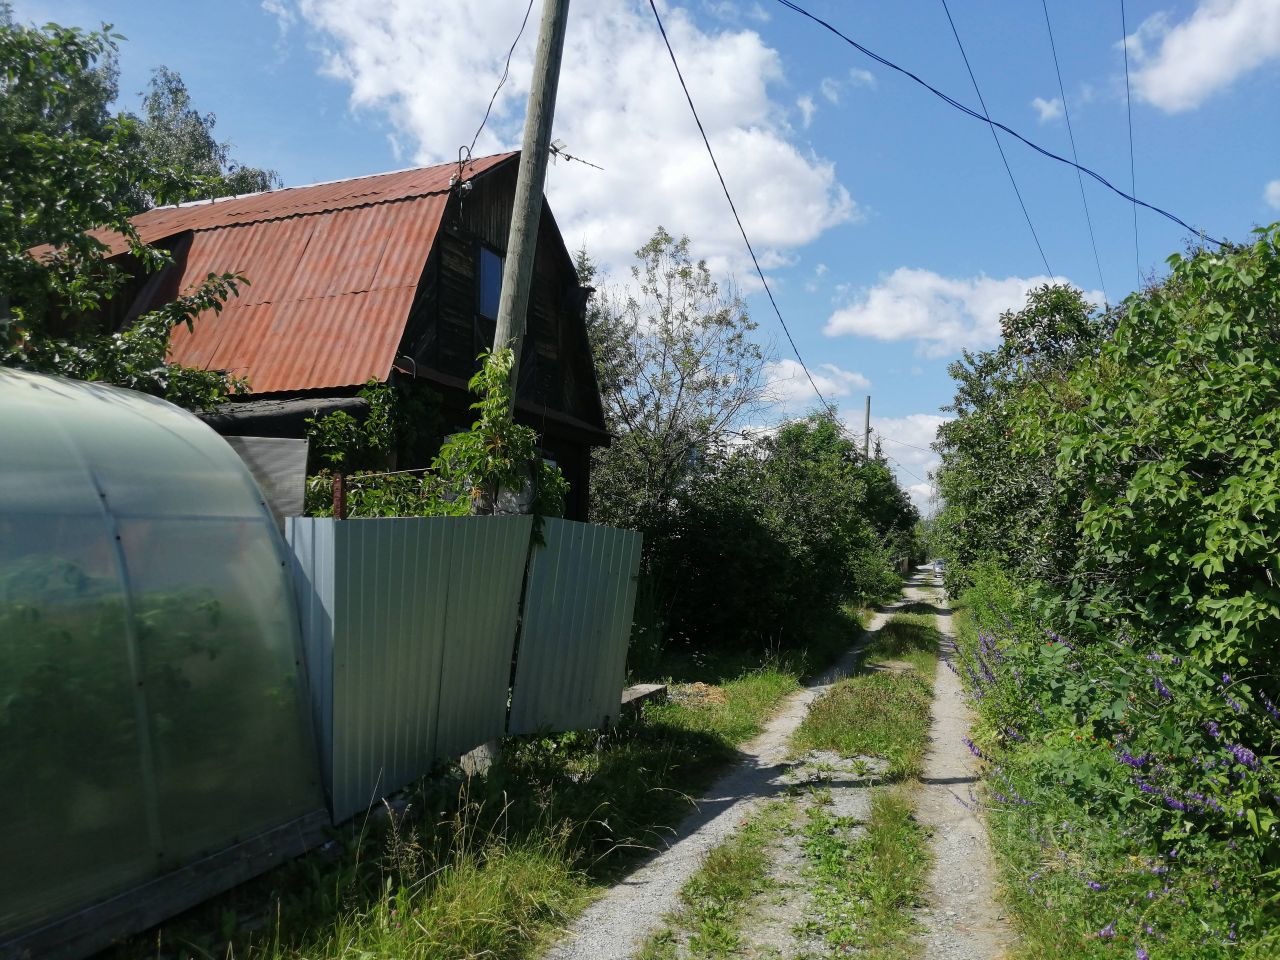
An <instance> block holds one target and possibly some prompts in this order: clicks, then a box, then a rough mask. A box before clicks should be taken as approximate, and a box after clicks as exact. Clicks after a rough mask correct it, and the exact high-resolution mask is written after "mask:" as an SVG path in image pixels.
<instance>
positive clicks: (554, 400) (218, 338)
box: [103, 153, 609, 519]
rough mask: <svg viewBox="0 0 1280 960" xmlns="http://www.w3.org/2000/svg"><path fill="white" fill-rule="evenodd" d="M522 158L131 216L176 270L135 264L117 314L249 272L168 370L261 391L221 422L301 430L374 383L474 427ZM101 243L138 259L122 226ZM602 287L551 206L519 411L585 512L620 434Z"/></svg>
mask: <svg viewBox="0 0 1280 960" xmlns="http://www.w3.org/2000/svg"><path fill="white" fill-rule="evenodd" d="M517 158H518V155H517V154H514V153H508V154H501V155H498V156H492V157H484V158H479V159H476V160H472V161H470V162H468V163H466V164H464V165H460V164H457V163H449V164H443V165H440V166H435V167H425V168H420V169H414V170H405V171H399V172H395V173H387V174H379V175H375V176H369V177H359V178H356V179H353V180H342V181H337V182H334V183H323V184H316V185H312V186H304V187H289V188H285V189H282V190H273V191H270V192H267V193H260V194H254V195H250V196H244V197H231V198H226V199H219V200H214V201H209V202H198V203H191V204H184V205H181V206H177V207H164V208H157V209H155V210H150V211H147V212H146V213H143V214H140V215H139V216H137V217H135V218H134V220H133V223H134V225H135V227H136V229H137V230H138V233H139V234H140V236H141V237H142V239H143V240H144V241H146V242H148V243H152V244H155V245H157V246H161V247H164V248H165V249H168V250H170V251H171V253H172V255H173V259H174V262H173V264H172V265H171V266H169V267H167V268H166V269H164V270H162V271H160V272H159V273H155V274H151V275H143V274H141V272H139V273H138V274H137V279H136V280H135V282H134V283H133V285H132V286H131V288H130V289H129V290H128V292H127V296H126V297H125V298H124V300H123V302H119V301H118V303H119V304H120V305H119V306H116V307H115V309H114V311H113V312H114V313H115V314H116V316H115V318H114V319H115V320H116V322H124V321H127V320H129V319H131V318H133V317H136V316H138V315H139V314H141V313H143V312H145V311H147V310H149V309H153V308H155V307H156V306H158V305H160V304H161V303H164V302H167V301H168V300H171V299H172V298H173V297H175V296H176V295H178V294H179V293H181V292H182V291H183V290H186V289H188V288H190V287H191V286H193V285H194V284H196V283H199V282H200V281H201V280H203V279H204V278H205V277H206V276H208V275H209V274H210V273H226V272H234V273H239V274H242V275H243V276H244V277H245V278H246V279H247V280H248V281H249V285H248V286H245V287H243V288H242V289H241V291H240V294H239V295H238V296H237V297H234V298H232V299H231V300H230V301H229V302H228V303H227V304H226V306H225V307H224V309H223V310H222V311H221V312H220V313H216V314H215V313H208V314H205V315H202V316H200V317H199V318H197V320H196V322H195V324H194V328H193V329H192V330H190V331H188V330H186V329H185V328H180V329H178V330H176V331H175V332H174V334H173V336H172V339H171V342H170V359H171V360H172V361H173V362H176V363H181V364H185V365H189V366H195V367H200V368H203V369H215V370H223V371H226V372H228V373H231V374H234V375H237V376H241V377H244V378H246V379H247V380H248V384H249V390H250V393H249V395H248V396H246V397H242V398H239V399H237V400H235V401H233V403H231V404H230V405H227V406H226V407H224V408H222V409H220V410H219V411H218V412H217V413H215V414H212V415H208V416H207V417H206V419H207V421H208V422H209V423H210V424H211V425H213V426H214V428H215V429H217V430H218V431H219V432H221V433H223V434H225V435H240V436H276V437H280V436H284V437H290V436H291V437H301V436H303V435H304V433H305V423H304V421H305V419H306V418H307V417H309V416H312V415H314V414H315V413H316V412H319V413H321V414H323V413H327V412H332V411H333V410H338V409H347V410H351V411H358V409H359V407H360V405H361V401H359V400H358V399H357V398H356V394H357V392H358V391H359V390H360V388H361V387H362V386H363V385H364V384H366V383H367V382H368V381H370V380H376V381H379V382H388V381H394V380H396V379H398V378H408V379H411V380H417V381H421V382H425V383H427V384H429V385H430V386H431V387H432V388H433V389H434V390H435V391H437V392H438V393H439V394H440V396H441V398H442V412H443V418H444V420H445V424H444V432H452V431H453V430H456V429H462V428H465V427H466V426H467V425H469V424H470V422H471V419H472V414H471V411H469V410H468V406H469V404H470V403H471V402H472V401H473V400H474V399H475V398H474V397H472V396H471V395H470V394H469V393H468V392H467V387H466V384H467V380H468V379H469V378H470V376H471V375H472V374H473V373H474V372H475V370H476V369H477V363H476V357H477V355H478V354H479V353H480V352H481V351H482V350H484V349H487V348H489V347H490V346H492V343H493V335H494V326H495V318H496V316H497V304H498V292H499V288H500V286H501V278H502V264H503V254H504V248H505V245H506V242H507V232H508V228H509V225H510V220H511V211H512V207H513V205H514V196H515V181H516V168H517ZM103 239H104V240H106V241H107V242H108V243H110V244H111V245H112V254H113V255H114V256H116V257H117V258H120V259H121V260H122V261H123V260H127V259H128V258H129V255H128V253H127V252H126V249H127V248H126V245H125V244H124V242H123V239H122V238H120V237H119V236H118V235H114V236H104V237H103ZM589 293H590V290H589V289H586V288H583V287H581V286H580V285H579V283H578V278H577V274H576V271H575V270H574V264H573V259H572V257H571V256H570V254H569V251H568V250H567V248H566V247H565V244H564V240H563V238H562V237H561V235H560V231H559V228H558V227H557V226H556V221H555V218H554V217H553V216H552V214H551V210H550V208H549V207H547V206H546V205H545V203H544V206H543V212H542V220H541V224H540V227H539V233H538V246H537V255H536V265H535V268H534V275H533V287H532V291H531V295H530V304H529V311H528V318H527V333H526V338H525V340H524V344H523V355H522V360H521V369H520V376H519V391H518V396H517V403H516V416H517V419H518V420H519V421H521V422H523V423H526V424H528V425H530V426H532V427H534V428H536V429H537V430H538V432H539V435H540V436H541V437H542V447H543V452H544V455H545V456H546V457H548V458H549V459H552V460H554V461H555V462H556V463H558V464H559V466H560V467H561V469H562V470H563V471H564V473H565V476H566V477H567V478H568V480H569V483H570V488H571V490H570V495H569V502H568V504H567V505H566V507H567V515H568V516H569V517H571V518H574V519H586V515H587V487H588V479H589V471H590V462H591V457H590V452H591V448H592V447H593V446H599V445H603V444H607V443H608V441H609V435H608V433H607V431H606V429H605V424H604V416H603V412H602V409H601V402H600V394H599V388H598V387H597V384H596V379H595V372H594V367H593V364H592V359H591V349H590V346H589V344H588V341H587V333H586V325H585V319H584V311H585V306H586V301H587V297H588V295H589ZM420 465H421V464H398V465H397V466H400V467H406V466H420Z"/></svg>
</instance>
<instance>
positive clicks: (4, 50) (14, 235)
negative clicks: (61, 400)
mask: <svg viewBox="0 0 1280 960" xmlns="http://www.w3.org/2000/svg"><path fill="white" fill-rule="evenodd" d="M3 12H4V16H3V17H0V363H3V364H6V365H13V366H23V367H29V368H31V369H35V370H38V371H41V372H46V373H58V374H61V375H64V376H69V377H76V378H82V379H90V380H103V381H107V382H111V383H115V384H119V385H121V386H126V387H131V388H134V389H138V390H142V391H145V392H148V393H153V394H156V395H158V396H163V397H165V398H166V399H169V400H171V401H172V402H174V403H178V404H181V405H185V406H190V407H197V408H199V407H208V406H212V405H214V404H216V403H218V402H220V401H222V400H223V399H225V398H226V397H227V396H228V395H229V394H232V393H236V392H239V391H241V390H242V389H243V387H244V385H243V384H242V383H241V382H239V381H236V380H234V379H233V378H230V377H227V376H224V375H223V374H221V373H219V372H217V371H203V370H195V369H179V368H166V367H165V364H164V353H165V348H166V347H167V343H168V336H169V333H170V332H171V331H172V329H173V328H174V327H176V326H178V325H180V324H187V325H190V324H191V322H192V320H193V319H194V317H195V316H196V315H197V314H198V313H200V312H202V311H205V310H217V309H219V308H220V307H221V304H222V303H223V302H224V301H225V300H226V298H227V297H229V296H232V295H234V294H235V293H236V289H237V284H238V283H243V282H245V281H244V280H243V279H242V278H239V277H236V276H234V275H230V274H227V275H221V276H217V275H211V276H209V277H208V278H207V279H206V280H205V281H204V282H203V283H201V284H200V285H198V286H196V287H195V288H193V289H191V290H188V291H185V293H184V295H183V296H181V297H180V298H179V299H178V300H177V301H175V302H174V303H172V304H170V305H168V306H166V307H165V308H163V309H161V310H157V311H154V312H152V313H149V314H146V315H144V316H143V317H140V318H138V319H136V320H135V321H133V322H132V323H131V324H130V325H129V326H128V327H126V328H125V329H123V330H120V331H115V330H104V329H102V321H101V319H100V316H99V312H100V311H102V310H103V309H104V308H106V307H107V305H108V303H109V302H110V301H111V300H112V298H113V297H114V296H115V295H117V294H118V293H119V292H120V291H121V289H122V288H123V286H124V284H125V282H126V280H127V279H128V277H129V274H128V272H127V271H126V270H125V269H124V268H123V267H121V266H119V265H116V264H111V263H107V262H105V261H104V259H103V254H104V253H105V252H107V246H106V244H105V243H104V242H103V240H101V239H100V238H99V237H98V236H95V235H94V234H92V233H91V232H90V231H93V230H95V229H100V230H104V231H106V232H107V233H108V234H109V233H110V232H114V233H118V234H120V235H122V236H123V237H124V238H126V240H127V242H128V248H129V253H130V254H131V255H132V257H133V258H134V260H135V261H136V263H137V264H138V265H139V267H140V268H141V269H142V270H144V271H152V270H157V269H160V268H161V267H163V266H164V265H166V264H167V263H168V262H169V257H168V254H167V253H165V252H164V251H161V250H158V249H156V248H153V247H149V246H147V245H145V244H143V243H142V242H141V241H140V240H139V238H138V236H137V234H136V232H135V231H134V229H133V227H132V225H131V224H130V223H129V220H128V217H129V215H130V214H131V213H134V212H136V206H135V205H134V204H133V202H132V201H131V200H130V197H131V196H132V195H133V193H134V192H135V191H138V190H141V191H145V192H146V194H147V195H148V196H149V197H152V198H153V199H154V200H155V201H156V202H173V201H176V200H180V199H184V198H185V197H186V196H188V195H189V193H190V191H191V190H192V189H193V186H194V184H195V183H196V182H197V180H196V178H195V177H193V176H192V174H191V173H190V172H189V171H184V170H180V169H175V168H172V167H169V166H165V165H162V164H157V163H155V162H154V161H153V160H152V159H151V158H149V157H147V156H145V155H144V154H142V153H141V152H139V151H138V150H137V149H136V148H135V142H136V138H137V135H138V131H137V125H136V123H135V122H134V120H133V119H132V118H129V117H127V116H123V115H122V116H118V117H112V116H110V115H108V113H107V111H106V100H107V98H108V97H109V96H111V95H114V90H115V87H114V82H115V81H114V76H115V66H114V63H115V61H114V57H115V51H116V47H115V41H116V39H117V37H116V36H115V35H113V34H111V33H110V32H109V28H104V29H103V30H101V31H97V32H85V31H81V30H77V29H73V28H66V27H60V26H58V25H56V24H49V25H47V26H45V27H43V28H27V27H22V26H19V25H17V24H15V23H14V22H13V20H12V18H11V16H10V15H9V11H8V10H7V8H6V9H5V10H4V11H3ZM42 244H43V245H45V246H40V245H42ZM33 248H38V249H35V250H33Z"/></svg>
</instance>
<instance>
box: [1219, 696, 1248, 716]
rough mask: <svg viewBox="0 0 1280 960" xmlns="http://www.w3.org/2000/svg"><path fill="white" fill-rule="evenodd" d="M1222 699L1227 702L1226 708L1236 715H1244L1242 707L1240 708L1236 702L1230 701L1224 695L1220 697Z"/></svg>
mask: <svg viewBox="0 0 1280 960" xmlns="http://www.w3.org/2000/svg"><path fill="white" fill-rule="evenodd" d="M1222 699H1223V700H1225V701H1226V702H1227V706H1228V707H1230V708H1231V709H1232V710H1234V711H1235V712H1236V713H1244V707H1243V706H1241V705H1240V704H1239V703H1238V702H1237V701H1235V700H1232V699H1231V698H1230V697H1229V696H1227V695H1226V694H1225V693H1224V694H1223V695H1222Z"/></svg>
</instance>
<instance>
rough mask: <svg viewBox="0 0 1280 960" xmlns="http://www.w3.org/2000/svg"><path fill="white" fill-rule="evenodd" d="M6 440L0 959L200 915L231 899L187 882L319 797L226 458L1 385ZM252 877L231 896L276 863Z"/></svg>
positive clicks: (109, 399)
mask: <svg viewBox="0 0 1280 960" xmlns="http://www.w3.org/2000/svg"><path fill="white" fill-rule="evenodd" d="M0 436H3V437H4V438H5V454H4V462H3V469H0V704H4V708H3V710H0V771H3V783H4V787H3V789H0V822H3V823H4V824H5V827H6V834H5V850H4V854H3V858H2V862H3V868H0V942H3V941H5V940H7V939H8V938H10V937H14V936H17V935H19V932H20V931H21V935H22V936H26V935H27V934H28V933H30V932H31V931H32V930H39V929H45V928H49V929H56V928H57V927H59V926H67V925H68V924H69V921H67V919H66V918H68V917H69V916H70V915H72V914H75V913H77V912H80V911H83V910H84V909H86V908H90V907H94V905H101V904H102V903H104V902H105V901H109V900H112V899H113V898H114V899H116V900H120V899H121V898H127V895H128V894H129V893H130V891H136V890H137V889H139V888H140V887H142V885H144V884H148V883H150V884H151V885H152V886H155V885H156V884H157V883H159V884H160V887H161V889H162V890H163V892H164V896H161V897H159V898H158V899H156V901H155V902H156V903H160V902H161V901H163V902H165V903H169V904H173V905H178V906H175V909H178V908H180V906H185V905H189V903H190V902H194V899H199V898H200V897H201V896H208V895H211V894H212V893H215V892H217V888H218V885H219V883H221V882H223V881H224V880H225V881H226V882H227V883H230V882H234V878H231V879H229V875H224V874H221V873H217V872H216V871H215V872H208V871H206V872H205V873H204V874H202V875H201V876H199V877H193V878H192V883H194V884H195V885H194V886H192V885H185V886H184V884H183V883H181V882H170V880H171V878H173V877H175V876H177V875H178V873H179V871H181V870H182V869H183V868H185V867H187V866H189V865H190V864H192V863H194V862H197V861H201V860H202V859H204V858H208V857H211V856H216V855H218V854H219V853H220V852H222V851H225V850H227V849H229V848H231V847H233V846H236V845H237V844H241V843H243V842H245V841H247V840H250V839H251V838H254V837H259V836H263V835H266V834H269V833H271V832H272V831H274V830H276V829H277V828H279V827H281V826H282V825H285V824H288V823H294V822H298V821H299V820H303V819H305V818H306V817H307V815H308V814H311V813H313V812H314V811H316V810H318V809H321V808H322V798H321V793H320V789H319V779H320V778H319V771H318V767H317V763H316V758H315V754H314V745H313V741H312V737H311V732H310V724H309V723H308V722H307V715H306V702H307V697H306V692H305V682H304V678H303V675H302V672H301V640H300V635H299V630H298V626H297V621H296V614H295V609H294V601H293V595H292V586H291V583H290V578H289V576H288V555H287V553H286V552H285V550H284V545H283V543H282V542H281V540H280V537H279V534H278V532H277V531H276V529H275V526H274V523H273V522H272V519H271V516H270V514H269V513H268V512H267V511H266V509H265V507H264V505H263V503H262V498H261V495H260V493H259V491H258V489H257V487H256V485H255V484H254V482H253V480H252V478H251V477H250V476H249V474H248V472H247V471H246V469H245V468H244V466H243V464H242V463H241V462H240V460H239V458H238V457H237V456H236V455H235V453H234V452H233V451H232V450H231V448H230V447H229V446H227V444H226V443H225V442H224V441H223V440H222V439H221V438H220V437H218V436H217V435H216V434H215V433H214V432H213V431H212V430H210V429H209V428H208V427H206V426H205V425H204V424H202V423H200V421H199V420H197V419H196V418H195V417H193V416H191V415H190V414H188V413H186V412H185V411H182V410H180V409H178V408H176V407H173V406H171V405H169V404H167V403H165V402H164V401H161V400H157V399H154V398H151V397H146V396H143V395H141V394H137V393H132V392H130V391H125V390H118V389H113V388H110V387H105V386H102V385H98V384H86V383H75V382H70V381H64V380H59V379H57V378H52V377H40V376H36V375H32V374H24V373H20V372H17V371H11V370H0ZM255 857H257V859H255V860H253V862H252V863H246V862H244V861H243V860H242V861H241V862H239V863H238V865H237V867H236V870H237V871H239V872H238V874H237V876H240V877H243V875H244V874H245V870H246V869H247V870H249V872H250V874H251V873H252V872H253V870H255V869H261V868H263V866H264V865H269V864H270V863H271V862H275V861H277V860H278V859H279V856H278V855H277V853H275V852H273V851H272V850H265V851H262V852H260V853H259V854H255ZM193 898H194V899H193ZM95 909H97V908H96V907H95ZM121 909H124V910H126V912H127V910H128V904H127V903H124V904H123V905H122V907H121ZM153 909H154V904H153ZM98 917H99V919H98V920H96V921H95V924H94V925H95V926H96V927H97V928H100V929H104V930H105V929H108V928H111V927H112V925H113V924H116V926H115V927H114V928H113V929H116V931H117V932H119V931H120V929H121V928H120V927H119V925H118V918H117V919H112V918H111V917H109V916H108V915H107V914H106V913H100V914H98ZM125 932H128V931H125ZM30 942H36V941H30ZM41 942H44V941H41ZM48 942H52V941H48ZM4 949H6V948H3V947H0V952H3V950H4Z"/></svg>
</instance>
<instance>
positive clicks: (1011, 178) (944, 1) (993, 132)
mask: <svg viewBox="0 0 1280 960" xmlns="http://www.w3.org/2000/svg"><path fill="white" fill-rule="evenodd" d="M942 9H943V10H944V11H945V12H946V14H947V23H949V24H951V33H952V35H953V36H954V37H955V38H956V46H958V47H959V48H960V56H961V58H962V59H963V60H964V68H965V69H966V70H968V71H969V79H970V80H971V81H973V92H974V93H976V94H977V95H978V103H979V105H981V107H982V116H983V117H984V118H985V119H986V121H987V129H988V130H990V131H991V139H992V140H994V141H995V142H996V149H997V150H999V151H1000V162H1001V163H1003V164H1004V172H1005V173H1007V174H1008V175H1009V183H1010V185H1011V186H1012V187H1013V194H1014V196H1016V197H1017V198H1018V206H1019V207H1021V208H1022V215H1023V217H1025V218H1026V221H1027V229H1029V230H1030V231H1031V239H1033V240H1034V241H1035V242H1036V249H1037V250H1039V251H1040V260H1041V261H1042V262H1043V263H1044V270H1045V273H1046V274H1048V275H1049V276H1050V277H1052V276H1053V268H1052V267H1050V266H1049V258H1048V257H1046V256H1045V255H1044V246H1043V245H1042V244H1041V243H1040V234H1038V233H1036V227H1035V224H1034V223H1032V222H1031V214H1030V213H1028V212H1027V204H1026V202H1025V201H1024V200H1023V199H1022V191H1021V190H1019V189H1018V181H1017V180H1016V179H1014V176H1013V169H1012V168H1011V167H1010V166H1009V158H1008V157H1006V156H1005V153H1004V145H1003V144H1002V143H1001V142H1000V134H998V133H997V132H996V128H995V127H994V126H992V125H991V112H990V111H989V110H988V109H987V101H986V100H985V99H984V98H983V96H982V90H981V88H979V86H978V78H977V77H976V76H974V73H973V67H972V66H971V65H970V63H969V55H968V54H967V53H965V50H964V43H963V42H962V41H961V40H960V31H959V30H957V29H956V22H955V20H954V19H952V17H951V8H950V7H949V6H947V0H942Z"/></svg>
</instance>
